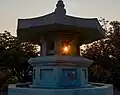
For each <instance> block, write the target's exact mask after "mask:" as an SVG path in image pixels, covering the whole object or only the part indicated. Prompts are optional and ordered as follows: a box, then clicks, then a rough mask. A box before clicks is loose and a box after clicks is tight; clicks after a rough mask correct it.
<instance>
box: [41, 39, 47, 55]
mask: <svg viewBox="0 0 120 95" xmlns="http://www.w3.org/2000/svg"><path fill="white" fill-rule="evenodd" d="M40 47H41V50H40V56H46V49H47V44H46V41H45V40H40Z"/></svg>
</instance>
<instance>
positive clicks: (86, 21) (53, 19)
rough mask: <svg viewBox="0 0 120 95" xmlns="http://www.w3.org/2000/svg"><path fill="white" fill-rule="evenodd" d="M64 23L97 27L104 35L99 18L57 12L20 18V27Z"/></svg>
mask: <svg viewBox="0 0 120 95" xmlns="http://www.w3.org/2000/svg"><path fill="white" fill-rule="evenodd" d="M50 24H63V25H71V26H76V27H86V28H95V29H97V30H98V31H100V32H101V33H102V34H103V35H104V30H103V29H102V26H101V25H100V23H99V21H98V19H97V18H79V17H73V16H69V15H56V13H55V12H52V13H50V14H47V15H45V16H41V17H37V18H29V19H18V29H25V28H30V27H39V26H42V25H50Z"/></svg>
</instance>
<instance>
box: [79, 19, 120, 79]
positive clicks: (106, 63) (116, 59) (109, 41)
mask: <svg viewBox="0 0 120 95" xmlns="http://www.w3.org/2000/svg"><path fill="white" fill-rule="evenodd" d="M103 20H104V21H105V19H102V21H103ZM104 21H103V22H104ZM107 24H108V25H107ZM103 25H104V26H105V27H106V26H107V28H106V29H105V30H106V34H105V38H104V39H101V40H99V41H96V42H93V43H91V44H89V45H86V46H85V48H86V49H85V50H83V49H82V51H81V53H82V55H83V56H84V57H87V58H89V59H92V60H94V63H93V64H92V66H91V67H90V73H91V72H92V75H94V76H95V77H96V80H98V81H99V80H100V79H101V80H102V81H103V79H104V77H105V75H104V72H106V71H108V72H109V73H110V75H111V78H112V80H114V79H115V77H120V73H118V72H119V70H120V69H116V68H118V67H119V66H120V22H118V21H110V22H108V21H107V23H104V24H103ZM108 27H109V28H108ZM94 66H96V70H97V72H94V71H93V67H94ZM99 68H101V69H104V70H103V71H101V72H99V71H100V69H99ZM101 75H103V76H101ZM109 77H110V76H109ZM107 78H108V77H107Z"/></svg>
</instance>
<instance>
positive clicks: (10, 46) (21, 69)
mask: <svg viewBox="0 0 120 95" xmlns="http://www.w3.org/2000/svg"><path fill="white" fill-rule="evenodd" d="M37 54H38V52H37V47H36V45H34V44H32V43H30V42H21V41H20V40H19V39H18V38H17V37H15V36H12V35H11V34H10V32H7V31H5V32H4V33H0V67H2V68H7V69H4V70H2V69H1V70H0V73H1V74H2V73H3V74H4V76H3V77H2V76H1V77H0V79H2V80H4V82H5V81H6V80H8V78H9V77H6V76H8V75H9V76H17V78H18V80H19V81H20V82H21V81H22V82H23V79H24V76H23V75H25V74H26V69H27V68H28V66H29V64H28V59H29V58H30V57H35V56H37ZM8 69H9V70H10V71H11V73H10V74H8V73H5V70H6V71H7V70H8Z"/></svg>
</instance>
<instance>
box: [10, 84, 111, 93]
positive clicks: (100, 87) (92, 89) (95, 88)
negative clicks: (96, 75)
mask: <svg viewBox="0 0 120 95" xmlns="http://www.w3.org/2000/svg"><path fill="white" fill-rule="evenodd" d="M90 94H91V95H113V86H112V85H108V84H94V83H93V84H92V83H91V84H89V86H88V87H87V88H65V89H63V88H59V89H54V88H51V89H49V88H27V87H26V88H25V87H24V88H22V87H16V85H9V89H8V95H90Z"/></svg>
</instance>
